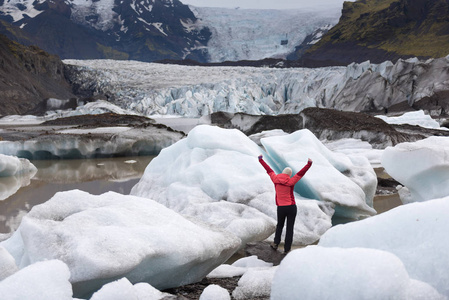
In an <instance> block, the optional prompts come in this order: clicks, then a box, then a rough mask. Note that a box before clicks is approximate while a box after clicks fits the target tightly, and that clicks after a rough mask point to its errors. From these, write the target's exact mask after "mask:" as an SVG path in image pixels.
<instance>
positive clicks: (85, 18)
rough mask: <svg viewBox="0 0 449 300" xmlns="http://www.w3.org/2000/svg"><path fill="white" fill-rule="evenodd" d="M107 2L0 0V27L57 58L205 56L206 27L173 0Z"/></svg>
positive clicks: (15, 37)
mask: <svg viewBox="0 0 449 300" xmlns="http://www.w3.org/2000/svg"><path fill="white" fill-rule="evenodd" d="M113 3H114V4H113V5H111V4H110V3H106V2H105V1H103V0H99V1H76V0H75V1H70V0H65V1H64V0H52V1H50V0H45V1H34V2H23V3H22V2H20V1H14V0H11V1H9V2H4V1H2V2H0V19H3V20H4V21H5V22H7V23H8V24H9V28H8V24H5V23H4V22H3V26H0V32H2V33H4V34H5V35H7V36H8V37H9V38H11V39H13V40H15V41H18V42H20V43H23V44H25V45H37V46H39V47H41V48H42V49H44V50H45V51H47V52H50V53H54V54H57V55H59V56H60V57H61V58H62V59H65V58H75V59H86V58H90V59H98V58H109V59H132V60H141V61H154V60H157V59H184V58H188V59H194V60H197V61H200V62H201V61H205V60H206V57H207V51H205V50H204V49H205V45H206V44H207V41H208V39H209V37H210V32H209V30H208V29H207V28H200V27H199V26H197V25H196V23H197V19H196V17H195V16H194V14H193V13H192V12H191V10H190V9H189V7H188V6H186V5H183V4H182V3H181V2H180V1H179V0H143V1H136V0H115V1H114V2H113ZM27 5H28V6H27ZM11 25H12V26H11Z"/></svg>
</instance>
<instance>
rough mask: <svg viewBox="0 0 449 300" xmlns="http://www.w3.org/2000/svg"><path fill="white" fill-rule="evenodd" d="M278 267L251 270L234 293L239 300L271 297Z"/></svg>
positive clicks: (244, 275)
mask: <svg viewBox="0 0 449 300" xmlns="http://www.w3.org/2000/svg"><path fill="white" fill-rule="evenodd" d="M277 268H278V267H271V268H265V269H254V268H253V269H250V270H249V271H247V272H246V273H245V274H243V276H242V278H240V280H239V282H238V286H237V287H236V288H235V289H234V291H233V292H232V296H233V297H234V299H237V300H244V299H257V298H259V297H260V298H262V297H267V298H268V297H269V296H270V293H271V284H272V281H273V277H274V274H275V272H276V270H277ZM291 299H294V298H291Z"/></svg>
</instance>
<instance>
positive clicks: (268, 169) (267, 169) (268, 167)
mask: <svg viewBox="0 0 449 300" xmlns="http://www.w3.org/2000/svg"><path fill="white" fill-rule="evenodd" d="M259 162H260V164H261V165H262V167H264V168H265V171H267V173H268V174H270V173H274V171H273V170H272V169H271V168H270V166H269V165H267V163H266V162H265V161H264V160H263V156H262V155H259Z"/></svg>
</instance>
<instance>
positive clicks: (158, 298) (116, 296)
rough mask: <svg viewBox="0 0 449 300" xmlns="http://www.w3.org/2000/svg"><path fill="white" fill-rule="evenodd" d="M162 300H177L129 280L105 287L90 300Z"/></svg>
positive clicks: (147, 285) (122, 280) (143, 284)
mask: <svg viewBox="0 0 449 300" xmlns="http://www.w3.org/2000/svg"><path fill="white" fill-rule="evenodd" d="M123 299H126V300H147V299H151V300H162V299H166V300H169V299H175V297H174V296H172V295H170V294H168V293H162V292H160V291H159V290H157V289H155V288H154V287H152V286H151V285H149V284H148V283H145V282H140V283H136V284H134V285H133V284H132V283H131V282H130V281H129V280H128V279H126V278H122V279H119V280H117V281H114V282H111V283H108V284H105V285H103V287H102V288H101V289H100V290H98V291H97V292H95V293H94V294H93V295H92V297H91V298H90V300H123Z"/></svg>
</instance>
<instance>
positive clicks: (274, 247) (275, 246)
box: [270, 243, 278, 250]
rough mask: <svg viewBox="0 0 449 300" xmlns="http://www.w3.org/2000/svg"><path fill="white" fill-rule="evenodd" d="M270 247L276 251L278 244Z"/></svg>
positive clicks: (272, 244)
mask: <svg viewBox="0 0 449 300" xmlns="http://www.w3.org/2000/svg"><path fill="white" fill-rule="evenodd" d="M270 247H271V248H273V249H274V250H277V249H278V244H275V243H271V244H270Z"/></svg>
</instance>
